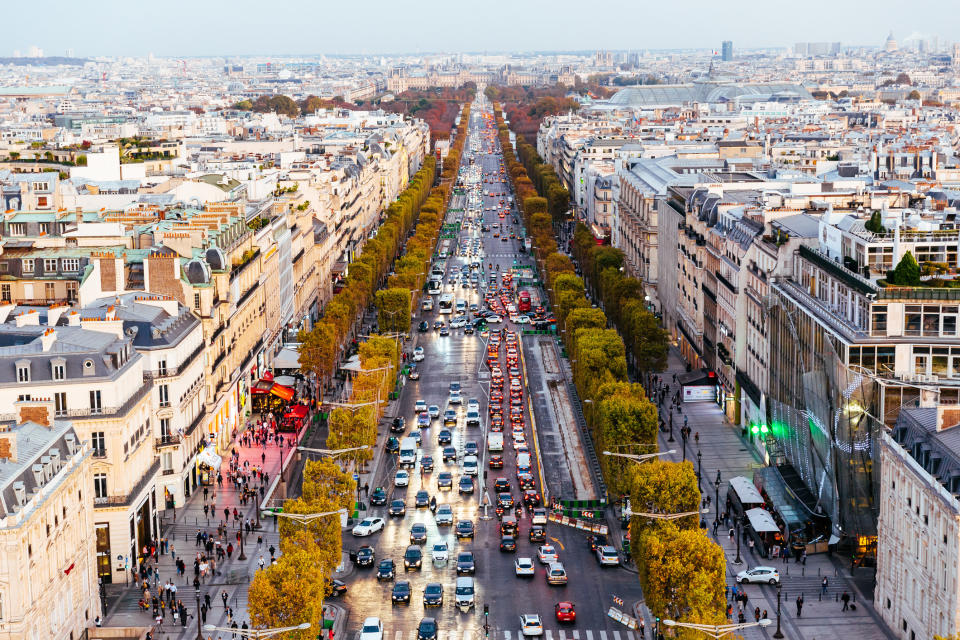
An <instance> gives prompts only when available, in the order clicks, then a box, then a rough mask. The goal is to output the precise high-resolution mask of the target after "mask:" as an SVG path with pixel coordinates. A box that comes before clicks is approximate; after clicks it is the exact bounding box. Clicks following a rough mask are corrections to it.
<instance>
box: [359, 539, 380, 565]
mask: <svg viewBox="0 0 960 640" xmlns="http://www.w3.org/2000/svg"><path fill="white" fill-rule="evenodd" d="M355 557H356V559H357V566H358V567H372V566H373V562H374V561H375V560H376V559H377V552H376V551H374V550H373V547H371V546H370V545H366V544H365V545H363V546H362V547H360V548H359V549H357V553H356V556H355Z"/></svg>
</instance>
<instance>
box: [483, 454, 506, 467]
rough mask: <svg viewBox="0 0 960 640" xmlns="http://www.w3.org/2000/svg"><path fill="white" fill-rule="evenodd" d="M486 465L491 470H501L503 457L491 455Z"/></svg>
mask: <svg viewBox="0 0 960 640" xmlns="http://www.w3.org/2000/svg"><path fill="white" fill-rule="evenodd" d="M487 464H488V465H489V466H490V468H491V469H503V456H501V455H499V454H495V455H491V456H490V457H489V458H488V459H487Z"/></svg>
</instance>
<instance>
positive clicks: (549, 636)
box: [547, 629, 553, 640]
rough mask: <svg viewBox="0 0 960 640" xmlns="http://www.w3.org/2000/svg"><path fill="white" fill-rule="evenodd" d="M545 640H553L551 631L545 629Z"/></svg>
mask: <svg viewBox="0 0 960 640" xmlns="http://www.w3.org/2000/svg"><path fill="white" fill-rule="evenodd" d="M547 640H553V631H551V630H550V629H547Z"/></svg>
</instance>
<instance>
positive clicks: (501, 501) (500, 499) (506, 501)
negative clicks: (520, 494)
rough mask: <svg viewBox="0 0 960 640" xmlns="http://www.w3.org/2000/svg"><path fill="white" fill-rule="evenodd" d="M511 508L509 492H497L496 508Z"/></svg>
mask: <svg viewBox="0 0 960 640" xmlns="http://www.w3.org/2000/svg"><path fill="white" fill-rule="evenodd" d="M512 508H513V496H512V495H510V494H509V493H498V494H497V509H512Z"/></svg>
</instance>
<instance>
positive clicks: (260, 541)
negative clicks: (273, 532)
mask: <svg viewBox="0 0 960 640" xmlns="http://www.w3.org/2000/svg"><path fill="white" fill-rule="evenodd" d="M262 546H263V536H257V549H259V548H260V547H262Z"/></svg>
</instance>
